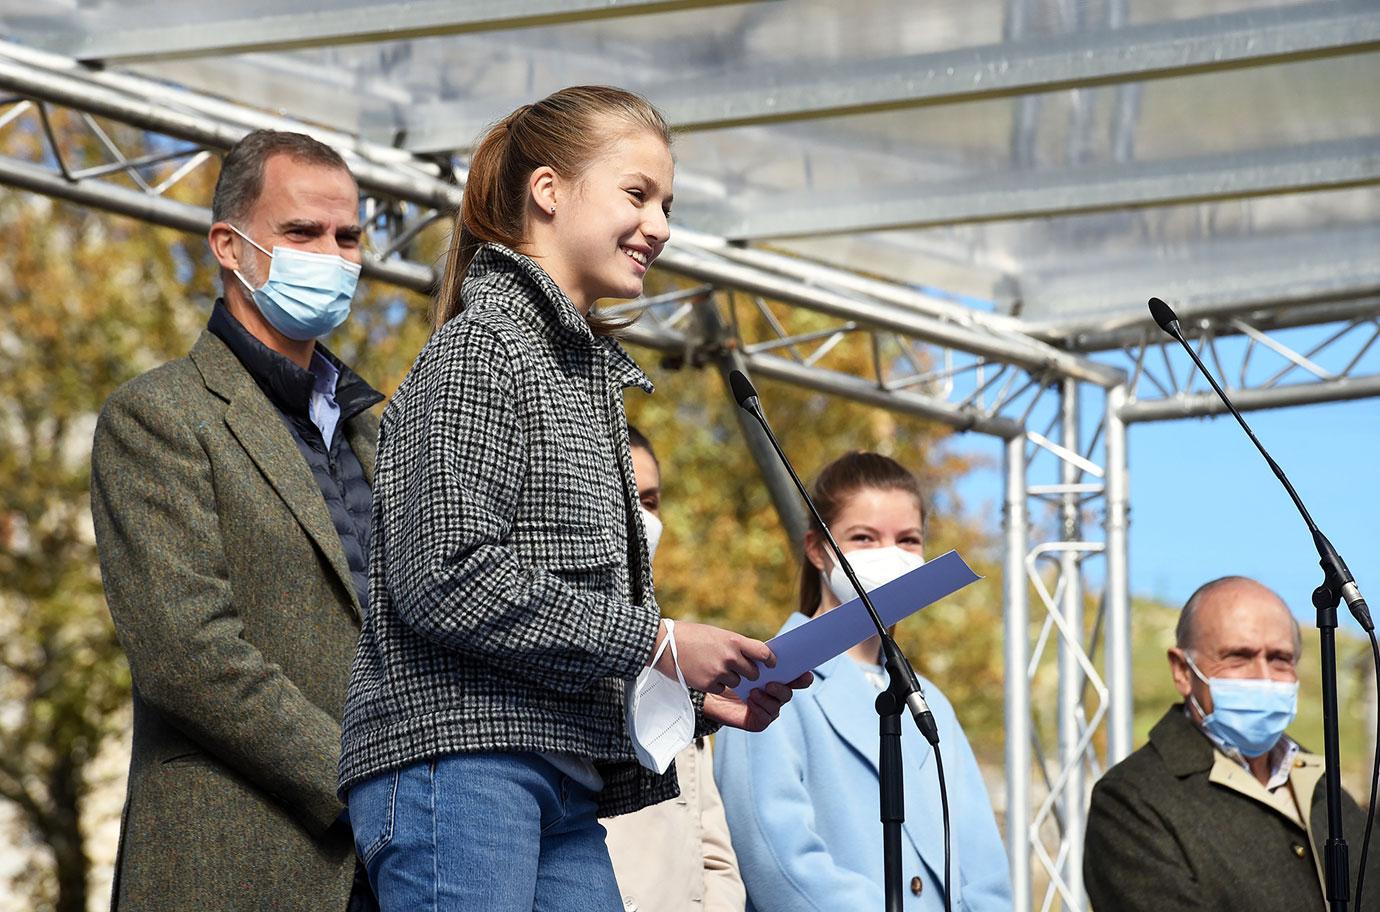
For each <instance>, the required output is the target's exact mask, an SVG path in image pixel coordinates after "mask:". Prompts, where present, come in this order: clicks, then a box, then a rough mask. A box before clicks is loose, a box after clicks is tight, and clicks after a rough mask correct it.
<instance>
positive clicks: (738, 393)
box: [728, 370, 757, 408]
mask: <svg viewBox="0 0 1380 912" xmlns="http://www.w3.org/2000/svg"><path fill="white" fill-rule="evenodd" d="M728 385H729V388H731V389H732V390H733V398H734V399H737V400H738V407H739V408H747V404H748V400H749V399H756V398H757V390H755V389H753V388H752V381H751V380H749V379H748V378H747V375H746V374H744V373H743V372H742V371H738V370H736V371H733V372H731V373H730V374H729V375H728Z"/></svg>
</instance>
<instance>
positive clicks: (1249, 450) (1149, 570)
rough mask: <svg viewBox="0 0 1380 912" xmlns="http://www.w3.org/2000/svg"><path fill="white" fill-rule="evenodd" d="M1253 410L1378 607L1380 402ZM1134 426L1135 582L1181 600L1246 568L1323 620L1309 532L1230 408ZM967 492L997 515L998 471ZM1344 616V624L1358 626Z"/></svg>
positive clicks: (986, 447)
mask: <svg viewBox="0 0 1380 912" xmlns="http://www.w3.org/2000/svg"><path fill="white" fill-rule="evenodd" d="M1246 420H1247V421H1248V422H1249V423H1250V424H1251V427H1252V428H1254V430H1255V432H1256V436H1258V437H1259V438H1260V440H1261V442H1262V443H1264V444H1265V446H1266V448H1267V449H1269V450H1270V452H1271V454H1272V455H1273V456H1274V457H1275V461H1276V462H1278V463H1279V464H1280V466H1281V468H1283V469H1284V471H1285V473H1286V474H1288V476H1289V478H1290V480H1291V481H1293V483H1294V487H1295V488H1296V489H1297V490H1298V492H1299V495H1300V496H1301V497H1302V498H1303V501H1304V503H1305V504H1307V505H1308V508H1309V511H1310V512H1311V513H1312V514H1313V518H1314V520H1315V521H1316V522H1317V523H1318V525H1319V527H1320V528H1321V529H1322V530H1323V532H1325V533H1326V534H1327V536H1328V537H1329V538H1330V539H1331V540H1332V543H1333V545H1335V546H1336V548H1337V550H1338V551H1339V552H1340V553H1341V555H1342V557H1343V558H1344V559H1345V560H1346V562H1347V564H1348V565H1349V566H1350V567H1351V570H1352V573H1353V574H1355V576H1356V581H1357V584H1358V585H1359V586H1360V587H1361V591H1362V593H1363V594H1364V595H1366V597H1367V599H1368V601H1369V602H1370V603H1371V604H1372V605H1373V606H1376V607H1375V608H1373V609H1372V614H1380V535H1377V532H1378V531H1380V401H1377V400H1374V399H1370V400H1365V399H1362V400H1357V401H1353V402H1340V403H1328V404H1322V405H1309V406H1297V407H1293V408H1288V409H1277V410H1270V411H1261V412H1252V413H1248V414H1247V415H1246ZM1129 434H1130V439H1129V452H1130V469H1131V527H1130V550H1131V554H1130V565H1131V591H1132V592H1133V593H1134V594H1136V595H1147V596H1153V597H1156V598H1159V599H1162V600H1163V601H1166V602H1169V603H1171V604H1175V605H1177V604H1181V603H1182V602H1183V601H1184V599H1185V598H1187V597H1188V595H1189V594H1190V593H1191V592H1192V591H1193V590H1194V589H1195V588H1196V587H1197V586H1198V585H1199V584H1200V583H1202V582H1205V581H1207V580H1209V579H1211V578H1213V577H1216V576H1221V575H1224V574H1228V573H1238V574H1242V575H1245V576H1251V577H1254V578H1256V579H1259V580H1260V581H1261V582H1263V583H1265V584H1266V585H1268V586H1270V587H1271V588H1272V589H1274V590H1275V591H1276V592H1278V593H1279V594H1280V595H1281V596H1282V597H1283V598H1284V600H1285V601H1286V602H1288V603H1289V605H1290V607H1292V608H1293V610H1294V612H1295V614H1297V615H1298V616H1299V618H1300V620H1301V622H1302V623H1305V624H1310V625H1311V624H1312V623H1314V622H1315V617H1314V611H1313V608H1312V605H1311V603H1310V602H1309V597H1310V596H1311V594H1312V592H1313V589H1314V587H1315V586H1317V584H1318V583H1319V582H1320V581H1321V579H1322V573H1321V571H1320V570H1319V568H1318V562H1317V555H1316V553H1315V552H1314V549H1313V544H1312V539H1311V538H1310V537H1309V535H1308V532H1307V529H1306V527H1305V526H1304V524H1303V521H1302V519H1300V517H1299V515H1298V513H1297V512H1296V511H1295V510H1294V506H1293V504H1292V503H1291V502H1290V500H1289V496H1288V494H1286V493H1285V491H1284V489H1283V487H1282V486H1281V485H1280V484H1279V482H1278V481H1276V480H1275V478H1274V476H1273V475H1272V474H1271V473H1270V469H1269V467H1268V466H1267V465H1266V464H1265V461H1264V460H1263V459H1261V457H1260V455H1259V453H1257V452H1256V450H1255V448H1254V447H1253V446H1252V445H1251V442H1250V440H1249V439H1248V438H1247V437H1246V435H1245V434H1244V433H1243V432H1242V430H1241V429H1240V427H1238V426H1237V424H1236V422H1235V421H1234V420H1233V419H1232V418H1231V416H1230V415H1226V416H1220V417H1216V418H1207V419H1197V418H1194V419H1185V420H1180V421H1170V422H1158V423H1154V424H1138V425H1132V426H1131V428H1130V432H1129ZM958 447H959V448H960V449H964V450H973V451H976V452H979V453H983V454H985V455H987V456H988V457H990V458H991V459H993V460H994V461H996V464H999V459H1000V449H999V448H998V446H997V444H996V443H995V442H994V441H989V440H984V439H981V438H977V437H968V438H966V439H963V440H960V441H959V442H958ZM959 490H960V494H961V495H962V496H963V497H964V499H965V500H966V501H967V502H968V503H969V504H970V506H972V507H980V506H982V505H983V504H990V505H991V506H992V507H993V509H992V511H991V513H990V515H993V516H998V517H999V516H1000V515H1001V513H1000V509H999V507H1000V502H1001V500H1000V499H1001V478H1000V473H999V472H998V471H996V470H995V469H986V470H979V471H978V472H975V473H973V474H972V475H971V476H970V477H969V478H968V479H966V480H965V481H964V482H963V483H962V484H961V485H960V489H959ZM1097 575H1098V576H1100V572H1099V573H1098V574H1097ZM1342 614H1343V617H1344V624H1343V626H1344V628H1345V629H1348V630H1350V631H1353V632H1359V629H1360V628H1359V627H1358V626H1357V625H1356V623H1355V621H1353V620H1352V619H1351V617H1350V615H1349V614H1347V613H1346V612H1345V610H1343V612H1342Z"/></svg>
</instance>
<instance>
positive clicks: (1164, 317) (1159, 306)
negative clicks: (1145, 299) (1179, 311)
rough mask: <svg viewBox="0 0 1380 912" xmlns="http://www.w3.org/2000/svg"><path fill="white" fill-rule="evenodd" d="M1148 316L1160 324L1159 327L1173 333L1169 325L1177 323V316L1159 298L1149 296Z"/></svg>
mask: <svg viewBox="0 0 1380 912" xmlns="http://www.w3.org/2000/svg"><path fill="white" fill-rule="evenodd" d="M1150 316H1152V317H1154V318H1155V322H1156V323H1158V324H1159V325H1160V329H1162V330H1164V331H1165V332H1167V333H1169V334H1170V335H1173V334H1174V330H1173V329H1171V328H1170V327H1171V326H1172V324H1175V323H1178V322H1179V318H1178V317H1177V316H1175V315H1174V311H1173V310H1172V309H1171V308H1170V306H1169V305H1168V304H1166V303H1164V302H1163V301H1161V300H1160V299H1159V298H1151V299H1150Z"/></svg>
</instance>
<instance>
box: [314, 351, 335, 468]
mask: <svg viewBox="0 0 1380 912" xmlns="http://www.w3.org/2000/svg"><path fill="white" fill-rule="evenodd" d="M309 370H310V371H311V375H312V378H313V380H314V382H313V383H312V387H311V401H310V402H309V403H308V404H307V416H308V417H309V418H311V423H312V424H314V425H316V429H317V430H318V431H320V432H321V439H322V440H323V441H325V443H326V449H327V450H329V449H330V448H331V440H332V439H333V438H334V437H335V426H336V425H337V424H339V423H340V405H339V404H338V403H337V402H336V401H335V386H336V383H338V382H339V381H340V370H339V368H337V367H336V366H335V365H334V364H332V363H331V362H329V361H327V360H326V359H325V358H323V357H321V353H320V352H319V351H313V352H312V353H311V367H310V368H309Z"/></svg>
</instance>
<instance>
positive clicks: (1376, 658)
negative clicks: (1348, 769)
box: [1356, 630, 1380, 912]
mask: <svg viewBox="0 0 1380 912" xmlns="http://www.w3.org/2000/svg"><path fill="white" fill-rule="evenodd" d="M1366 636H1368V637H1370V655H1371V661H1372V663H1373V664H1374V667H1375V698H1376V706H1378V707H1380V643H1376V642H1375V631H1374V630H1367V631H1366ZM1370 757H1371V764H1370V809H1369V810H1367V811H1366V835H1365V837H1364V838H1362V840H1361V868H1360V870H1359V871H1357V872H1356V908H1357V910H1358V912H1359V910H1360V909H1361V887H1363V886H1365V883H1366V859H1367V858H1368V857H1369V856H1370V829H1371V826H1372V825H1373V824H1374V823H1375V791H1376V788H1377V787H1380V724H1377V725H1376V726H1375V746H1374V747H1372V748H1371V752H1370Z"/></svg>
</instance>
